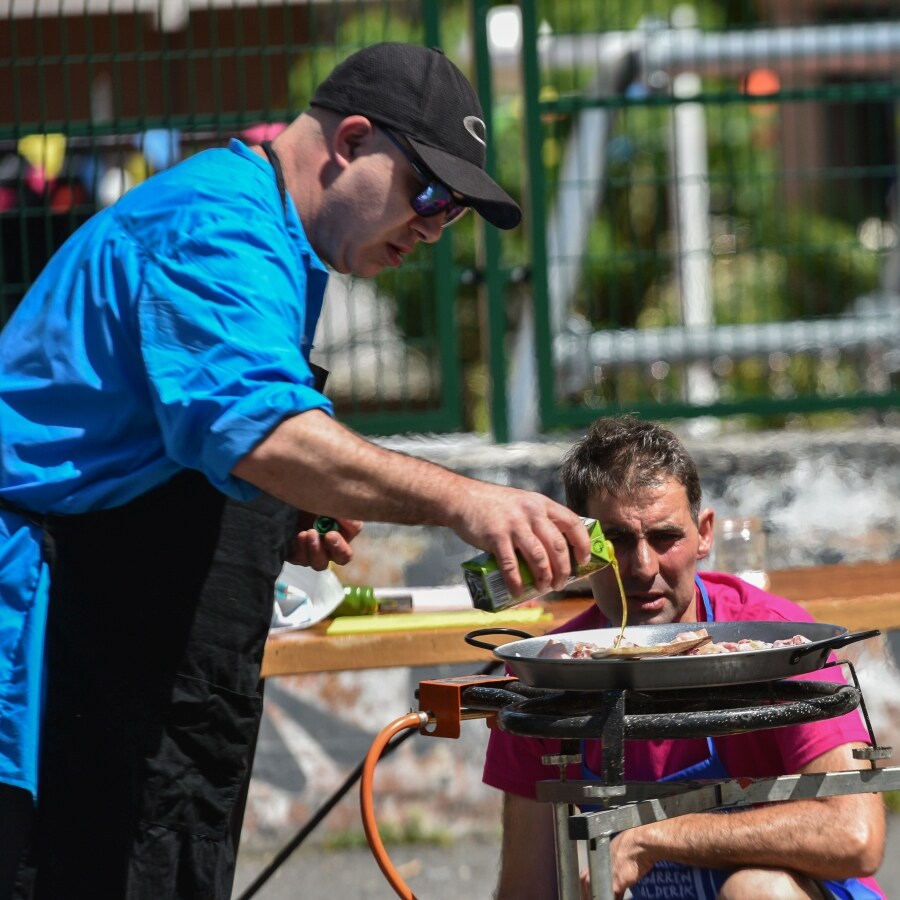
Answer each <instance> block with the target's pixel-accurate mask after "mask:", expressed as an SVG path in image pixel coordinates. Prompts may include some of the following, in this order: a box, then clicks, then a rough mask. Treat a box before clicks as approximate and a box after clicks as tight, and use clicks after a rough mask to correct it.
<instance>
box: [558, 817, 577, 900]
mask: <svg viewBox="0 0 900 900" xmlns="http://www.w3.org/2000/svg"><path fill="white" fill-rule="evenodd" d="M572 813H573V809H572V807H571V806H570V805H569V804H568V803H554V804H553V833H554V835H555V837H556V883H557V886H558V892H559V900H578V898H579V897H580V896H581V894H580V893H579V887H578V844H577V843H576V842H575V841H573V840H572V839H571V838H570V837H569V816H571V815H572Z"/></svg>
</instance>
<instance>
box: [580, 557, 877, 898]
mask: <svg viewBox="0 0 900 900" xmlns="http://www.w3.org/2000/svg"><path fill="white" fill-rule="evenodd" d="M694 581H695V582H696V584H697V587H698V588H699V589H700V597H701V598H702V600H703V608H704V610H705V611H706V621H707V622H714V621H715V617H714V616H713V611H712V604H711V603H710V602H709V593H708V591H707V590H706V585H705V584H704V583H703V582H702V581H701V579H700V577H699V576H698V575H695V576H694ZM706 746H707V749H708V750H709V756H708V757H707V758H706V759H703V760H701V761H700V762H698V763H695V764H694V765H692V766H688V767H687V768H685V769H682V770H681V771H680V772H674V773H673V774H671V775H666V777H665V778H661V779H659V780H660V781H661V782H665V781H697V780H700V779H718V780H724V779H726V778H730V777H731V776H730V775H729V773H728V771H727V769H726V768H725V766H724V764H723V763H722V761H721V759H720V758H719V754H718V753H717V752H716V745H715V742H714V741H713V740H712V738H707V739H706ZM584 750H585V748H584V742H583V741H582V751H581V754H582V759H584V758H585V752H584ZM581 769H582V776H583V777H584V778H586V779H588V780H591V781H600V780H601V779H600V778H599V776H597V775H596V774H595V773H594V772H592V771H591V770H590V769H589V768H588V767H587V766H586V765H585V764H583V763H582V767H581ZM585 808H587V807H585ZM722 812H729V810H722ZM733 871H734V870H733V869H701V868H698V867H697V866H685V865H682V864H681V863H675V862H670V861H669V860H661V861H660V862H658V863H656V864H655V865H654V866H653V868H652V869H651V870H650V871H649V872H648V873H647V874H646V875H645V876H644V877H643V878H642V879H641V880H640V881H639V882H638V883H637V884H635V885H633V886H632V888H631V896H632V897H633V898H634V900H670V898H671V900H674V898H679V900H686V898H691V900H715V898H716V897H717V896H718V895H719V891H720V890H721V888H722V885H723V884H724V883H725V881H726V880H727V879H728V877H729V876H730V875H731V874H732V872H733ZM819 886H820V887H823V888H826V889H827V890H829V891H831V894H830V895H829V894H828V893H826V894H825V896H826V897H829V896H831V897H834V898H837V900H881V897H880V895H878V894H876V893H875V892H874V891H873V890H871V888H868V887H866V885H864V884H861V883H860V882H859V881H858V880H857V879H855V878H849V879H847V880H846V881H824V882H819Z"/></svg>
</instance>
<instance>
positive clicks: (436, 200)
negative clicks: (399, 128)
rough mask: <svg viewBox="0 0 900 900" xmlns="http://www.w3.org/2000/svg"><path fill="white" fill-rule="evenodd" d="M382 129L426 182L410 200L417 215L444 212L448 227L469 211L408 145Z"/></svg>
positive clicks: (445, 222)
mask: <svg viewBox="0 0 900 900" xmlns="http://www.w3.org/2000/svg"><path fill="white" fill-rule="evenodd" d="M381 130H382V131H383V132H384V133H385V134H386V135H387V136H388V138H389V139H390V141H391V143H392V144H393V145H394V146H395V147H396V148H397V149H398V150H399V151H400V152H401V153H402V154H403V155H404V156H405V157H406V158H407V160H408V161H409V164H410V165H411V166H412V167H413V170H414V171H415V173H416V175H418V176H419V178H420V179H421V180H422V182H423V183H424V184H425V188H424V190H422V191H420V192H419V193H418V194H416V196H415V197H413V198H412V199H411V200H410V201H409V205H410V206H411V207H412V208H413V209H414V210H415V211H416V214H417V215H420V216H422V217H423V218H425V219H428V218H430V217H431V216H437V215H440V214H441V213H443V214H444V221H443V223H442V225H441V227H442V228H446V227H447V226H448V225H449V224H450V223H451V222H455V221H456V220H457V219H458V218H459V217H460V216H462V215H464V214H465V213H467V212H468V211H469V207H468V206H466V204H465V203H461V202H460V201H459V200H457V199H456V197H454V196H453V191H451V190H450V188H448V187H447V185H446V184H444V182H443V181H439V180H438V179H437V178H435V177H434V175H432V174H431V172H429V171H428V169H427V168H425V165H424V164H423V163H422V162H421V161H420V160H418V159H416V157H415V156H413V155H412V153H410V151H409V150H408V149H407V147H406V145H405V144H403V143H402V142H401V141H400V139H399V138H398V137H397V136H396V135H395V134H394V133H393V132H392V131H389V130H388V129H387V128H385V127H384V126H383V125H382V126H381Z"/></svg>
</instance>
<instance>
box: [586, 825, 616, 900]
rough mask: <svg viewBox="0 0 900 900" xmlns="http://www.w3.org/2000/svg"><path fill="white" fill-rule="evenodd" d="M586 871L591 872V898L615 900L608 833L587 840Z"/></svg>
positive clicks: (595, 899) (594, 899)
mask: <svg viewBox="0 0 900 900" xmlns="http://www.w3.org/2000/svg"><path fill="white" fill-rule="evenodd" d="M588 871H589V872H590V874H591V897H592V898H593V900H615V897H614V895H613V887H612V885H613V874H612V856H611V855H610V852H609V836H608V835H607V836H604V837H601V838H596V839H592V840H591V841H590V842H589V844H588Z"/></svg>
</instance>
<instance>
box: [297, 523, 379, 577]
mask: <svg viewBox="0 0 900 900" xmlns="http://www.w3.org/2000/svg"><path fill="white" fill-rule="evenodd" d="M316 518H317V517H316V516H315V515H314V514H313V513H308V512H303V511H301V513H300V516H299V520H298V521H299V527H300V529H301V530H300V531H298V532H297V536H296V537H295V538H294V544H293V547H292V548H291V552H290V554H289V555H288V560H287V561H288V562H289V563H292V564H293V565H295V566H309V567H310V568H311V569H316V570H317V571H320V572H321V571H322V570H323V569H327V568H328V564H329V563H331V562H333V563H335V564H337V565H339V566H344V565H346V564H347V563H348V562H350V560H351V559H352V558H353V548H352V547H351V546H350V541H352V540H353V539H354V538H355V537H356V536H357V535H358V534H359V533H360V531H362V527H363V523H362V522H360V521H359V520H357V519H336V520H335V521H336V522H337V524H338V526H339V530H335V531H329V532H328V533H327V534H320V533H319V532H318V531H316V529H315V528H314V527H313V523H314V522H315V520H316Z"/></svg>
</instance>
